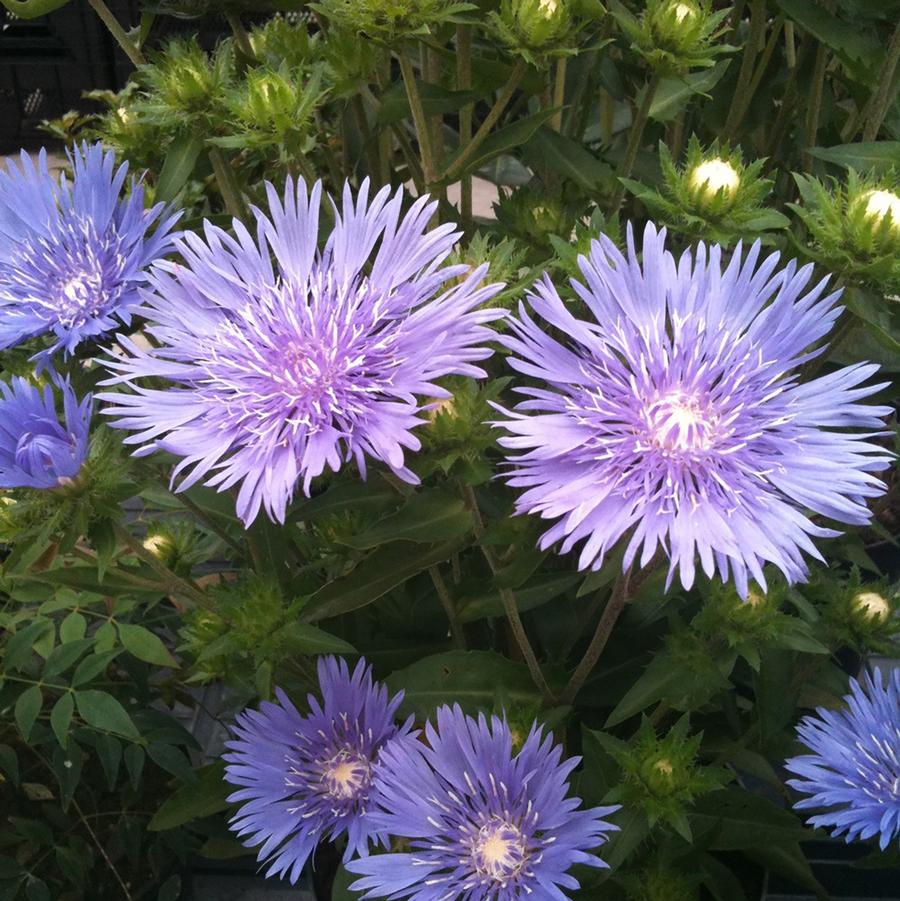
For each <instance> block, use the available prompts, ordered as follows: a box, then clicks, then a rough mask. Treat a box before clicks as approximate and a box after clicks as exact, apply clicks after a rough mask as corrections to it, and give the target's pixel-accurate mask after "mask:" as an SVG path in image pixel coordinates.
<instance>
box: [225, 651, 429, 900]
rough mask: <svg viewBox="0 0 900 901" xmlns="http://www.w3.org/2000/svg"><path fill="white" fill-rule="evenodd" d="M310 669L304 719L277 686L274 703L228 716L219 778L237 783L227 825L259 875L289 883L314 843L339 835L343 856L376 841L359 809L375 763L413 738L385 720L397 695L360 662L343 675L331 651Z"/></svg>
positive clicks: (397, 702) (343, 668)
mask: <svg viewBox="0 0 900 901" xmlns="http://www.w3.org/2000/svg"><path fill="white" fill-rule="evenodd" d="M318 668H319V687H320V689H321V693H322V701H321V703H320V702H319V701H318V699H317V698H315V697H314V696H312V695H310V696H309V708H310V712H309V713H308V714H307V715H306V716H303V715H301V714H300V713H299V712H298V710H297V708H296V707H294V705H293V704H292V703H291V702H290V701H289V700H288V698H287V696H286V695H285V694H284V692H282V691H278V692H277V696H278V703H269V702H264V703H263V704H262V705H261V707H260V709H259V710H245V711H244V712H243V713H241V714H240V715H239V716H238V717H237V721H236V723H235V725H234V727H233V732H234V739H233V740H232V741H229V742H228V743H227V745H226V747H227V748H228V749H229V751H228V753H226V754H225V761H226V763H227V766H226V767H225V778H226V780H227V781H228V782H231V783H232V784H234V785H239V786H241V788H240V789H239V790H238V791H236V792H235V793H234V794H232V795H231V796H229V799H228V800H229V801H239V802H241V807H240V809H239V810H238V811H237V813H236V814H235V816H234V817H233V818H232V820H231V828H232V829H233V830H234V831H235V832H236V833H237V834H238V835H240V836H248V838H247V839H246V844H247V845H249V846H254V845H261V847H260V848H259V852H258V859H259V860H260V861H265V862H267V863H268V864H269V869H268V871H267V873H266V875H267V876H271V875H273V874H277V875H279V876H285V875H287V876H288V877H289V879H290V881H291V882H292V883H294V882H296V881H297V879H298V878H299V876H300V873H301V872H302V870H303V867H304V865H305V863H306V861H307V858H308V857H309V856H310V854H311V853H312V851H313V849H314V848H315V847H316V845H317V844H318V843H319V841H320V840H322V839H326V840H330V841H333V840H334V839H336V838H338V837H339V836H341V835H346V837H347V848H346V852H345V858H346V859H349V858H350V856H351V855H353V854H366V853H367V849H368V841H369V839H370V838H372V839H375V840H379V839H381V838H382V836H381V835H380V834H379V832H378V831H377V829H376V828H375V824H373V823H372V821H371V820H370V818H369V817H368V816H367V815H366V814H367V809H368V806H369V795H370V792H371V790H372V770H373V767H374V764H375V760H376V758H377V756H378V753H379V751H380V750H381V749H382V748H383V747H384V745H385V744H386V743H387V742H388V741H391V740H395V741H398V742H400V743H403V742H404V741H406V740H409V741H412V740H414V739H413V738H412V737H411V736H410V732H409V728H410V722H409V721H408V722H407V723H406V724H405V725H403V726H402V727H399V728H398V726H397V725H396V724H395V722H394V715H395V713H396V712H397V708H398V707H399V705H400V701H401V700H402V697H403V696H402V693H401V694H397V695H395V696H394V697H393V698H391V699H389V698H388V692H387V688H385V686H384V685H381V684H379V683H376V682H373V681H372V670H371V667H369V666H367V665H366V662H365V661H364V660H360V661H359V663H358V664H357V665H356V668H355V669H354V670H353V672H352V673H351V672H350V670H349V668H348V666H347V663H346V662H345V661H344V660H341V659H337V658H335V657H320V658H319V664H318Z"/></svg>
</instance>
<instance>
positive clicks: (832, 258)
mask: <svg viewBox="0 0 900 901" xmlns="http://www.w3.org/2000/svg"><path fill="white" fill-rule="evenodd" d="M795 178H796V180H797V185H798V187H799V189H800V196H801V200H802V204H798V205H792V208H793V209H794V210H795V211H796V212H797V215H798V216H799V217H800V218H801V219H802V220H803V222H804V224H805V225H806V227H807V229H808V231H809V237H810V247H809V251H810V255H811V256H812V257H813V258H814V259H817V260H819V261H820V262H822V263H823V264H827V265H828V267H829V268H830V269H832V270H834V271H837V272H840V273H841V274H842V275H845V276H849V277H850V278H853V279H855V280H856V281H858V282H862V283H869V284H873V285H875V286H877V287H878V288H880V289H882V290H884V291H888V292H891V293H896V292H897V291H900V177H898V174H897V173H895V172H889V173H887V174H884V175H881V176H875V175H869V176H866V177H860V176H859V175H858V174H857V173H856V172H854V171H853V170H850V172H849V173H848V176H847V180H846V182H844V183H840V182H838V181H835V180H832V181H830V182H828V183H823V182H820V181H818V180H816V179H814V178H812V177H810V176H804V175H796V176H795Z"/></svg>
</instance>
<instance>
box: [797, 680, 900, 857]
mask: <svg viewBox="0 0 900 901" xmlns="http://www.w3.org/2000/svg"><path fill="white" fill-rule="evenodd" d="M850 692H851V693H850V694H849V695H847V696H846V697H845V698H844V703H845V704H846V708H845V709H841V710H826V709H825V708H824V707H819V708H817V710H816V714H817V715H816V716H807V717H804V718H803V719H802V720H801V721H800V725H799V726H798V727H797V735H798V737H799V739H800V741H801V742H803V744H804V745H806V747H807V748H808V749H809V750H810V752H811V753H810V754H803V755H801V756H799V757H793V758H791V759H790V760H788V761H787V762H786V763H785V766H786V767H787V769H788V770H789V771H790V772H792V773H794V775H796V776H800V777H801V778H799V779H789V780H788V783H787V784H788V785H790V786H791V788H794V789H796V790H797V791H798V792H802V793H803V794H804V795H808V796H809V797H807V798H803V799H802V800H801V801H798V802H797V803H796V804H795V805H794V806H795V807H796V808H797V809H798V810H809V809H818V810H822V811H824V812H822V813H818V814H816V815H815V816H811V817H810V818H809V820H808V823H809V824H810V825H811V826H821V827H823V828H825V829H831V830H832V835H834V836H835V837H837V836H839V835H844V834H845V833H846V835H847V841H848V842H849V841H852V840H853V839H863V840H865V839H870V838H872V837H873V836H876V835H877V836H878V844H879V846H880V847H881V850H882V851H883V850H884V849H885V848H886V847H887V846H888V844H889V843H890V842H891V841H892V840H893V839H894V838H895V837H896V836H897V835H898V834H900V670H898V669H893V670H891V673H890V675H889V676H888V677H887V679H884V680H883V679H882V674H881V671H880V670H876V672H875V677H874V679H873V678H872V677H871V676H869V675H866V676H865V678H864V679H863V681H862V683H860V682H858V681H857V680H856V679H852V680H851V681H850Z"/></svg>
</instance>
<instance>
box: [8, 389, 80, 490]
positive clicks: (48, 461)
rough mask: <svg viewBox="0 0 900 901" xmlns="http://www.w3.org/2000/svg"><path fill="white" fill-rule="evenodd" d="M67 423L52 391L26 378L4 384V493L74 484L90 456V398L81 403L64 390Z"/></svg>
mask: <svg viewBox="0 0 900 901" xmlns="http://www.w3.org/2000/svg"><path fill="white" fill-rule="evenodd" d="M61 390H62V396H63V421H62V422H60V419H59V416H58V415H57V413H56V403H55V398H54V392H53V389H52V388H51V387H50V386H49V385H47V386H45V387H44V389H43V391H42V390H41V389H39V388H36V387H35V386H34V385H32V384H31V383H30V382H28V381H26V380H25V379H23V378H18V377H16V378H14V379H13V380H12V384H11V385H8V384H6V383H5V382H0V488H56V487H58V486H59V485H62V484H65V483H66V482H67V481H68V480H70V479H74V478H75V476H77V475H78V472H79V470H80V469H81V465H82V463H84V460H85V457H86V456H87V453H88V431H89V430H90V425H91V403H92V398H91V395H87V396H86V397H85V398H84V399H83V400H82V401H81V402H80V403H79V401H78V399H77V398H76V397H75V393H74V392H73V391H72V387H71V386H70V385H69V384H68V382H63V383H62V385H61Z"/></svg>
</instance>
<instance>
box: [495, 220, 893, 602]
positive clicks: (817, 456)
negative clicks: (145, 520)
mask: <svg viewBox="0 0 900 901" xmlns="http://www.w3.org/2000/svg"><path fill="white" fill-rule="evenodd" d="M628 245H629V246H628V256H627V258H626V257H625V256H623V255H622V254H621V253H620V252H619V251H618V250H617V248H616V247H615V245H614V244H613V243H612V242H611V241H610V240H609V239H607V238H606V237H601V239H600V241H599V242H594V243H593V245H592V248H591V253H590V258H589V259H585V258H582V260H581V271H582V273H583V275H584V283H583V284H582V283H579V282H573V288H574V290H575V291H576V292H577V294H578V296H579V297H580V298H581V299H582V300H583V301H584V304H585V305H586V307H587V309H588V311H589V312H590V313H591V314H592V315H593V317H594V321H586V320H582V319H578V318H576V317H575V316H574V315H573V313H572V312H571V311H570V308H569V307H567V306H566V305H565V304H563V302H562V301H561V300H560V297H559V295H558V294H557V292H556V290H555V288H554V287H553V284H552V283H551V282H550V280H549V279H548V278H547V277H546V276H545V277H544V279H543V280H542V281H541V282H539V283H538V285H537V286H536V289H535V293H534V294H533V295H531V296H530V297H529V302H530V305H531V309H532V310H533V311H534V313H535V314H537V316H539V317H540V318H541V319H543V320H544V321H545V322H546V323H548V324H549V325H551V326H553V327H554V329H555V334H557V335H558V334H562V335H566V336H568V341H566V342H565V343H563V341H561V340H559V339H558V338H557V337H554V336H553V335H550V334H548V333H547V332H546V331H545V328H544V327H541V326H540V325H539V324H538V323H537V322H536V321H535V320H534V319H532V317H531V315H530V314H529V312H528V310H527V309H526V308H525V306H524V305H523V306H522V307H521V308H520V316H519V318H518V320H517V321H513V322H512V330H511V332H510V333H509V334H508V335H506V336H504V337H503V338H501V340H502V341H503V343H504V344H505V345H506V346H507V347H508V348H509V349H510V351H512V355H511V357H510V364H511V365H512V366H513V367H514V368H515V369H516V370H518V371H519V372H521V373H523V374H524V375H526V376H529V377H531V378H533V379H534V380H535V382H534V383H532V384H530V385H529V386H527V387H525V386H523V387H520V388H519V389H518V390H519V391H520V392H521V393H522V394H524V395H526V397H527V398H528V399H527V400H524V401H522V402H521V403H519V405H518V407H517V408H516V411H514V412H508V413H507V414H506V415H507V417H508V418H507V419H505V420H504V421H502V422H500V423H498V425H500V426H502V427H503V428H504V429H505V430H506V431H507V432H509V433H511V434H510V435H509V436H506V437H504V438H502V439H501V442H500V443H501V444H502V445H503V446H504V447H506V448H509V449H511V450H516V451H522V453H521V454H519V455H517V456H513V457H512V458H511V460H510V466H511V471H510V473H509V475H508V478H509V482H510V484H512V485H514V486H517V487H520V488H524V489H526V490H525V491H524V493H523V494H522V495H521V496H520V497H519V498H518V502H517V509H518V511H519V512H526V513H537V514H539V515H540V516H542V517H544V518H545V519H554V520H557V521H556V523H555V524H554V525H553V526H552V528H550V529H549V531H547V532H546V533H545V534H544V535H543V536H542V539H541V546H542V547H548V546H550V545H551V544H553V543H554V542H557V541H560V540H562V550H563V552H567V551H569V550H571V549H572V548H573V547H574V546H575V545H576V544H577V543H578V542H581V541H584V545H583V547H582V549H581V557H580V560H579V566H580V567H581V568H585V567H592V568H594V569H598V568H599V567H600V566H601V565H602V563H603V560H604V558H605V557H606V555H607V553H608V552H609V550H610V548H611V547H613V545H614V544H615V543H616V542H617V541H618V540H619V539H620V538H622V537H623V536H625V535H626V533H630V540H629V541H628V543H627V545H626V549H625V557H624V567H625V568H628V567H630V566H631V565H632V563H633V562H634V560H635V558H636V557H637V554H638V551H639V550H641V549H642V550H641V556H640V565H641V566H646V565H647V564H648V563H649V562H650V560H651V558H652V557H653V556H654V554H655V553H656V551H657V549H658V548H662V550H663V551H664V552H665V553H666V554H667V555H668V557H669V561H670V563H669V581H670V582H671V581H672V579H673V577H674V574H675V572H676V571H678V572H679V574H680V578H681V583H682V584H683V585H684V587H685V588H689V587H690V586H691V585H692V584H693V581H694V576H695V565H696V556H697V555H699V558H700V562H701V565H702V567H703V570H704V572H705V573H706V574H707V575H708V576H712V575H713V574H714V572H715V570H716V569H717V568H718V572H719V575H720V576H721V578H722V580H723V581H725V580H727V579H728V578H729V573H730V574H731V575H732V576H733V578H734V582H735V585H736V587H737V590H738V591H739V593H740V594H741V596H742V597H746V596H747V592H748V576H751V575H752V577H753V578H755V579H756V581H757V582H758V583H759V584H760V586H762V588H763V589H764V590H765V588H766V582H765V578H764V576H763V570H762V567H763V565H764V564H765V563H766V562H769V563H772V564H774V565H775V566H777V567H778V568H779V569H780V570H781V571H782V572H783V573H784V575H785V576H786V578H787V579H788V581H790V582H794V581H798V580H802V579H804V578H806V576H807V567H806V564H805V561H804V559H803V555H802V552H803V551H806V552H807V553H809V554H811V555H813V556H815V557H816V558H818V559H821V557H820V556H819V554H818V552H817V551H816V548H815V546H814V545H813V543H812V541H811V540H810V536H819V537H822V536H832V535H837V534H839V533H838V532H836V531H834V530H832V529H829V528H826V527H824V526H822V525H819V524H816V523H814V522H812V521H811V519H810V518H809V516H808V512H809V511H812V512H813V513H816V514H819V515H820V516H825V517H830V518H831V519H833V520H837V521H839V522H844V523H852V524H862V523H866V522H868V520H869V518H870V513H869V510H868V508H867V506H866V498H869V497H874V496H877V495H878V494H880V493H881V492H882V491H883V490H884V486H883V484H882V483H881V482H880V481H879V480H878V478H877V477H876V476H874V475H873V474H872V473H873V472H874V471H877V470H881V469H884V468H885V467H886V466H888V465H889V462H890V459H891V455H890V454H889V453H888V452H887V451H885V450H884V449H883V448H881V447H879V446H878V445H876V444H874V443H870V442H868V441H866V440H865V439H866V438H867V437H870V436H868V435H866V434H860V433H858V432H856V433H854V432H849V431H846V430H847V429H848V428H849V427H861V428H866V429H870V430H871V429H879V428H880V427H882V425H883V424H882V421H881V419H882V417H884V416H886V415H888V414H889V413H890V408H888V407H879V406H869V405H865V404H860V403H857V401H859V400H860V398H863V397H866V396H868V395H870V394H873V393H874V392H875V391H877V390H878V389H879V388H882V387H884V386H883V385H870V386H864V385H863V384H862V383H863V382H865V381H866V379H868V378H869V376H871V375H872V374H873V373H874V372H875V371H876V370H877V368H878V367H877V366H873V365H855V366H848V367H846V368H844V369H840V370H838V371H836V372H833V373H829V374H827V375H824V376H821V377H819V378H815V379H812V380H810V381H808V382H805V383H804V382H801V381H800V379H799V377H798V373H797V367H798V366H799V365H800V364H802V363H803V362H805V361H807V360H810V359H811V358H813V357H814V356H815V355H816V354H817V353H818V352H819V351H815V350H813V351H808V350H807V348H809V347H810V346H811V345H813V344H815V342H817V341H819V339H821V338H823V337H824V336H825V335H826V334H827V333H828V331H829V330H830V328H831V326H832V325H833V323H834V320H835V319H836V318H837V316H838V315H839V314H840V309H841V308H840V307H838V306H836V302H837V298H838V294H837V293H835V294H831V295H829V296H826V297H824V298H823V297H822V294H823V292H824V289H825V282H824V281H822V282H820V283H819V284H817V285H816V286H815V287H813V288H811V289H810V290H808V291H806V288H807V283H808V282H809V279H810V275H811V272H812V267H811V266H807V267H804V268H802V269H800V270H799V271H798V270H797V268H796V264H795V263H794V262H791V263H789V264H788V265H787V266H785V267H784V268H782V269H778V268H777V267H778V254H777V253H776V254H771V255H770V256H768V257H766V258H765V259H764V260H762V261H760V259H759V255H760V247H759V244H755V245H754V246H753V248H752V249H751V250H750V252H749V254H747V256H746V258H742V255H741V250H740V248H738V249H737V251H736V252H735V253H734V255H733V257H732V259H731V261H730V262H729V263H728V265H727V266H725V267H723V265H722V260H721V255H722V254H721V248H720V247H718V246H713V247H711V248H709V249H707V248H706V247H705V246H704V245H703V244H700V245H699V246H698V247H697V249H696V252H695V253H691V251H686V252H685V253H684V254H683V256H682V257H681V259H680V260H678V261H676V260H675V258H674V257H673V256H672V255H671V254H670V253H669V252H668V251H666V250H665V232H664V231H660V232H657V231H656V229H655V228H654V227H653V226H652V225H648V226H647V230H646V232H645V235H644V246H643V265H641V264H640V263H639V262H638V259H637V254H636V252H635V248H634V243H633V239H632V236H631V233H630V232H629V239H628ZM804 291H806V293H804Z"/></svg>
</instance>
